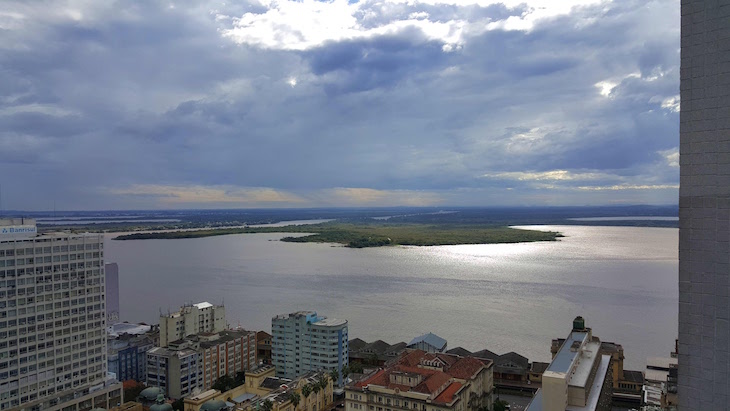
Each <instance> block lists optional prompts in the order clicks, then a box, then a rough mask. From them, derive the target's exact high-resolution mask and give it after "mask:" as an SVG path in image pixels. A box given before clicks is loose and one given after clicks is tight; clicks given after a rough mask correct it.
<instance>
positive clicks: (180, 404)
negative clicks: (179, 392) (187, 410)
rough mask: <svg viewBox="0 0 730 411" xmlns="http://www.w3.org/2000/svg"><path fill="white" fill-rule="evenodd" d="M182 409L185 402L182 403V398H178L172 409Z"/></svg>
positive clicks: (178, 410) (177, 410)
mask: <svg viewBox="0 0 730 411" xmlns="http://www.w3.org/2000/svg"><path fill="white" fill-rule="evenodd" d="M184 407H185V401H184V399H183V398H180V399H178V400H175V401H174V402H173V403H172V409H173V410H175V411H182V410H183V408H184Z"/></svg>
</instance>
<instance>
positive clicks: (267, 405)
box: [261, 400, 274, 411]
mask: <svg viewBox="0 0 730 411" xmlns="http://www.w3.org/2000/svg"><path fill="white" fill-rule="evenodd" d="M272 408H274V403H272V402H271V401H270V400H264V402H263V403H262V404H261V409H262V410H263V411H271V409H272Z"/></svg>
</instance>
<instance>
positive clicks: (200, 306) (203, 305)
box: [193, 301, 213, 310]
mask: <svg viewBox="0 0 730 411" xmlns="http://www.w3.org/2000/svg"><path fill="white" fill-rule="evenodd" d="M212 306H213V304H211V303H209V302H207V301H204V302H202V303H197V304H193V307H195V308H197V309H198V310H203V309H205V308H210V307H212Z"/></svg>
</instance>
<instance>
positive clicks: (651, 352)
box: [105, 226, 678, 370]
mask: <svg viewBox="0 0 730 411" xmlns="http://www.w3.org/2000/svg"><path fill="white" fill-rule="evenodd" d="M528 228H535V229H541V230H551V231H560V232H562V233H563V234H565V235H566V237H565V238H562V239H561V241H557V242H541V243H523V244H484V245H460V246H439V247H384V248H366V249H350V248H344V247H340V246H333V245H328V244H313V243H285V242H281V241H277V240H278V239H279V238H281V237H283V236H285V235H287V234H240V235H227V236H219V237H207V238H195V239H175V240H136V241H112V240H111V238H112V237H113V236H114V235H109V236H108V237H107V241H106V244H105V259H106V261H107V262H117V263H118V264H119V282H120V300H121V318H122V319H123V320H127V321H145V322H151V323H156V322H157V319H158V316H159V313H160V312H167V311H168V310H171V311H175V310H176V309H177V308H179V306H180V305H181V304H183V303H184V302H200V301H209V302H211V303H225V306H226V314H227V319H228V322H229V323H230V325H231V326H238V325H241V326H243V327H245V328H248V329H256V330H266V331H270V327H271V323H270V321H271V317H272V316H274V315H276V314H281V313H288V312H293V311H297V310H316V311H317V312H318V313H319V314H321V315H325V316H328V317H334V318H344V319H347V320H348V321H349V330H350V337H351V338H354V337H359V338H362V339H364V340H366V341H373V340H375V339H382V340H384V341H386V342H389V343H391V344H392V343H396V342H399V341H405V342H408V341H409V340H410V339H411V338H413V337H416V336H418V335H420V334H422V333H426V332H434V333H436V334H438V335H440V336H441V337H443V338H445V339H447V340H448V346H449V348H454V347H457V346H462V347H464V348H466V349H469V350H472V351H476V350H481V349H484V348H487V349H489V350H491V351H494V352H496V353H498V354H501V353H504V352H508V351H515V352H518V353H520V354H522V355H524V356H526V357H528V358H529V359H530V360H531V361H549V360H550V342H551V339H552V338H557V337H565V336H566V335H567V334H568V332H569V331H570V327H571V324H572V319H573V318H574V317H575V316H577V315H582V316H584V317H585V318H586V322H587V325H588V326H589V327H592V328H593V332H594V335H597V336H598V337H600V338H601V339H602V340H604V341H615V342H618V343H621V344H622V345H623V346H624V350H625V355H626V364H625V366H626V368H628V369H640V370H643V367H644V364H645V361H646V358H647V357H650V356H668V354H669V352H670V351H671V350H672V349H673V347H674V339H675V338H676V335H677V298H678V287H677V237H678V230H677V229H676V228H645V227H588V226H535V227H528Z"/></svg>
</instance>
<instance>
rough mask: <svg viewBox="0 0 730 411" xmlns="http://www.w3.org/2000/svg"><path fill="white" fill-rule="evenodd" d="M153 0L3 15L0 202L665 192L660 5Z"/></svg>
mask: <svg viewBox="0 0 730 411" xmlns="http://www.w3.org/2000/svg"><path fill="white" fill-rule="evenodd" d="M169 6H170V4H169V3H165V2H155V1H153V2H136V3H125V4H121V3H116V2H97V1H88V0H85V1H81V0H63V1H58V2H55V1H54V2H51V1H38V2H25V1H6V2H4V3H3V11H2V12H0V120H1V121H0V184H2V185H3V202H4V207H5V208H18V209H39V208H41V209H43V208H45V209H48V208H50V206H49V205H52V204H53V203H54V202H56V204H57V205H58V208H59V209H75V208H153V207H169V206H173V205H174V206H176V207H177V206H180V207H182V206H183V204H198V203H199V204H209V205H213V206H222V207H223V206H233V205H237V204H241V205H242V206H245V205H246V204H271V206H285V205H289V204H291V205H295V206H304V205H310V204H311V205H327V204H332V205H335V204H339V205H348V204H368V205H381V204H389V205H397V204H423V205H426V204H440V205H462V204H463V205H498V204H520V205H527V204H557V203H559V202H561V201H562V202H565V203H566V204H574V203H578V204H601V203H606V202H631V201H640V202H647V203H657V202H658V203H666V202H674V201H676V195H675V196H674V197H672V195H673V194H672V193H673V191H676V190H675V189H673V188H671V187H674V186H676V184H677V183H678V180H679V178H678V168H677V158H676V148H677V147H678V145H679V144H678V124H679V113H678V110H679V98H678V84H679V51H678V46H677V44H679V24H678V21H679V2H678V1H677V0H671V1H670V2H669V3H667V2H666V1H659V0H653V1H644V0H621V1H611V2H609V1H590V0H586V1H579V0H576V1H560V2H558V1H552V0H539V1H517V0H509V1H504V2H497V1H491V0H477V1H472V2H468V3H465V2H461V1H457V0H428V1H415V2H414V1H405V0H404V1H375V0H364V1H360V2H353V3H350V2H346V1H340V0H335V1H332V2H317V1H313V0H305V1H302V2H295V1H287V0H272V1H269V0H266V1H258V0H245V1H242V2H226V3H225V4H224V3H220V2H209V1H205V0H196V1H192V2H188V3H185V4H179V3H178V4H175V7H169ZM3 176H6V177H3ZM7 176H22V177H20V178H9V177H7ZM485 176H487V177H488V178H487V177H485ZM614 186H617V187H637V188H634V189H621V190H619V189H616V190H589V189H578V187H614ZM98 187H104V188H105V189H103V190H100V189H98ZM638 187H667V188H663V189H641V188H638ZM266 190H272V191H266ZM160 193H164V194H165V195H164V196H162V195H155V194H160ZM277 195H278V196H279V197H277ZM208 199H210V201H208Z"/></svg>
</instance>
